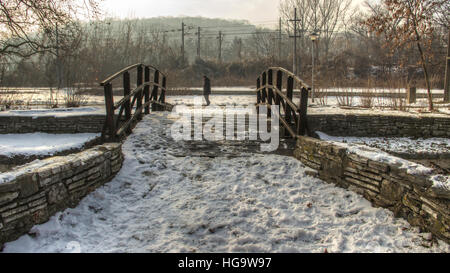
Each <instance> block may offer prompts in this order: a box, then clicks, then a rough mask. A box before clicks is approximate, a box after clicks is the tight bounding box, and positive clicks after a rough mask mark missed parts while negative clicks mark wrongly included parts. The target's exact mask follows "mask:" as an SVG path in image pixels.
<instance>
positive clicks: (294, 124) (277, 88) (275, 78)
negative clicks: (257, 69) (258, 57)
mask: <svg viewBox="0 0 450 273" xmlns="http://www.w3.org/2000/svg"><path fill="white" fill-rule="evenodd" d="M284 80H286V85H285V87H284V86H283V81H284ZM295 87H296V88H298V89H300V100H299V103H298V104H295V103H294V99H293V96H294V88H295ZM309 90H311V88H310V87H309V86H308V85H307V84H306V83H305V82H304V81H303V80H301V79H300V78H298V77H297V76H296V75H294V74H293V73H292V72H290V71H288V70H286V69H284V68H281V67H269V68H268V69H267V70H266V71H264V72H262V73H261V75H260V76H259V77H258V78H257V80H256V94H257V103H256V106H257V109H259V107H260V106H261V105H266V106H267V107H268V108H269V109H268V111H267V115H268V117H270V116H271V115H272V114H275V115H277V116H278V117H279V120H280V122H281V126H282V127H284V128H285V129H286V131H285V132H287V133H288V134H289V135H290V136H292V137H294V138H296V137H297V136H301V135H305V134H308V133H309V132H308V121H307V117H306V114H307V107H308V91H309ZM273 105H278V109H279V112H278V113H273V111H272V106H273ZM258 113H259V112H258Z"/></svg>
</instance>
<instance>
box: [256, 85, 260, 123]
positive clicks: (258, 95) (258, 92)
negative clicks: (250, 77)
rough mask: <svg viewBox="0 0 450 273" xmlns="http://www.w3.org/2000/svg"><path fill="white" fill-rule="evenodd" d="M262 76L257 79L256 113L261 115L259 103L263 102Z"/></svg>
mask: <svg viewBox="0 0 450 273" xmlns="http://www.w3.org/2000/svg"><path fill="white" fill-rule="evenodd" d="M260 88H261V78H260V77H258V78H257V79H256V90H258V91H256V115H259V104H260V103H261V90H259V89H260Z"/></svg>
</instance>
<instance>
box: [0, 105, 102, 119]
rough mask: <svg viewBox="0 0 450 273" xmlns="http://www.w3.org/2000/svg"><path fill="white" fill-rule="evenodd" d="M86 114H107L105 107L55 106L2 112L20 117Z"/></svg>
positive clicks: (2, 114) (1, 114) (0, 114)
mask: <svg viewBox="0 0 450 273" xmlns="http://www.w3.org/2000/svg"><path fill="white" fill-rule="evenodd" d="M85 115H105V109H104V107H79V108H55V109H33V110H10V111H3V112H0V117H1V116H20V117H68V116H85Z"/></svg>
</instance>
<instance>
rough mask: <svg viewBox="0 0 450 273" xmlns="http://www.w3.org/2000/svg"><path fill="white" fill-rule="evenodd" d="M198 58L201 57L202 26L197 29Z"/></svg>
mask: <svg viewBox="0 0 450 273" xmlns="http://www.w3.org/2000/svg"><path fill="white" fill-rule="evenodd" d="M197 40H198V41H197V58H199V59H200V58H201V57H200V56H201V55H200V27H198V30H197Z"/></svg>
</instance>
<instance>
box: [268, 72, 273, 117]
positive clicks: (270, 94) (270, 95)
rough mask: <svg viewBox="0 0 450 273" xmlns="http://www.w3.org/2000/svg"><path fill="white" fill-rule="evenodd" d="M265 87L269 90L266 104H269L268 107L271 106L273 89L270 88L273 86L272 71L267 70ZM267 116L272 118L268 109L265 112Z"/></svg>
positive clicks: (270, 110)
mask: <svg viewBox="0 0 450 273" xmlns="http://www.w3.org/2000/svg"><path fill="white" fill-rule="evenodd" d="M267 85H268V86H269V88H267V93H268V94H267V103H269V104H270V105H272V104H273V88H270V87H271V86H273V71H272V69H269V70H267ZM267 114H268V116H269V117H270V116H272V109H268V110H267Z"/></svg>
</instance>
